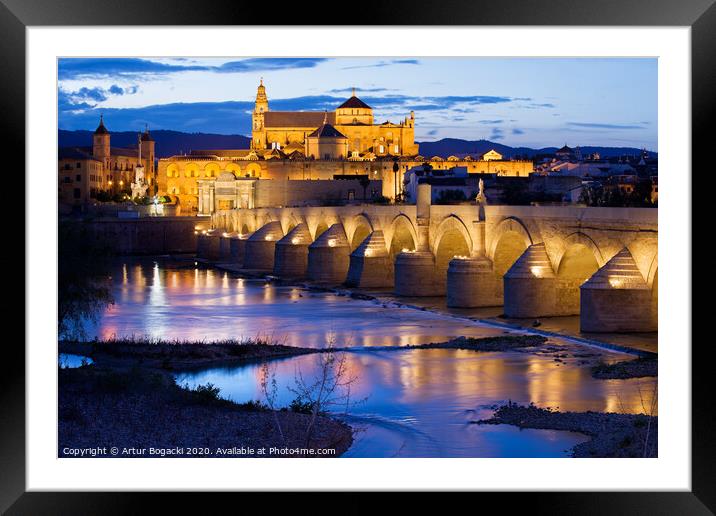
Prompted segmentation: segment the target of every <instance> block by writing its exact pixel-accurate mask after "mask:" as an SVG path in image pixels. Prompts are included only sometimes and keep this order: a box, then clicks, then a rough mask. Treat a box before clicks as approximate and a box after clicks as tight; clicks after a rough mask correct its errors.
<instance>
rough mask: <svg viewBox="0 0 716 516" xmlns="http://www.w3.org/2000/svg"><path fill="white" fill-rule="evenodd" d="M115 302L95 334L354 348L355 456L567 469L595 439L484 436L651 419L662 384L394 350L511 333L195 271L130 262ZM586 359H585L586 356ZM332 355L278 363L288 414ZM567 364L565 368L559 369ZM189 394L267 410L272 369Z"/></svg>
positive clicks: (580, 366) (520, 355)
mask: <svg viewBox="0 0 716 516" xmlns="http://www.w3.org/2000/svg"><path fill="white" fill-rule="evenodd" d="M112 280H113V289H114V297H115V304H114V305H113V306H111V307H110V308H108V309H107V310H106V311H105V313H104V314H102V316H101V317H100V319H99V321H98V322H97V324H95V325H92V326H90V327H88V331H89V333H90V335H91V336H94V335H96V336H98V337H101V338H111V337H126V336H131V335H134V336H150V337H155V338H162V339H191V340H217V339H226V338H251V337H256V336H261V337H269V338H271V339H273V340H275V341H277V342H281V343H285V344H289V345H300V346H307V347H324V346H326V345H327V344H328V343H329V342H331V343H334V344H335V345H336V346H350V347H352V348H353V349H354V350H355V351H352V352H348V353H345V355H341V356H343V357H344V360H345V369H346V378H352V379H353V381H352V382H351V385H350V399H349V400H348V403H347V406H345V405H344V404H341V406H333V407H331V410H332V411H333V412H335V413H336V414H337V415H339V417H343V418H345V419H346V421H347V422H348V423H349V424H350V425H351V426H352V427H353V428H354V430H356V433H355V442H354V444H353V446H352V447H351V448H350V449H349V451H348V452H347V454H346V456H350V457H393V456H399V457H560V456H567V455H568V454H569V449H570V448H571V447H572V446H574V445H575V444H578V443H579V442H582V441H584V440H586V439H587V438H586V437H585V436H583V435H581V434H576V433H571V432H558V431H551V430H519V429H518V428H516V427H513V426H509V425H474V424H471V423H470V422H471V421H474V420H477V419H480V418H484V417H489V415H490V413H491V407H493V406H495V405H496V404H500V403H503V402H506V401H507V400H511V401H516V402H519V403H529V402H534V403H535V404H537V405H540V406H550V407H553V408H559V409H560V410H563V411H565V410H574V411H584V410H595V411H613V412H644V411H645V408H646V409H648V407H649V404H650V400H651V394H652V393H653V392H654V389H655V381H654V380H653V379H634V380H596V379H594V378H592V377H591V375H590V372H589V367H588V366H589V365H590V364H593V363H595V362H597V361H606V362H612V361H617V360H624V359H628V358H631V357H630V356H627V355H623V354H620V353H616V352H610V351H606V350H602V349H598V348H589V347H585V346H583V345H578V344H575V343H572V342H569V341H568V340H565V339H550V340H551V342H552V344H554V345H555V346H556V348H557V349H558V351H557V352H551V353H550V352H545V353H525V352H473V351H460V350H438V349H433V350H398V351H392V350H386V349H382V348H383V347H386V346H401V345H406V344H420V343H427V342H439V341H444V340H448V339H450V338H452V337H456V336H460V335H468V336H476V337H480V336H491V335H500V334H504V333H506V331H505V330H504V329H503V328H499V327H493V326H488V325H484V324H479V323H477V322H474V321H470V320H465V319H458V318H455V317H451V316H448V315H442V314H438V313H432V312H429V311H422V310H417V309H414V308H404V307H403V308H401V307H396V306H394V305H392V304H389V303H385V302H382V301H376V300H356V299H352V298H350V297H348V296H341V295H336V294H334V293H330V292H318V291H311V290H307V289H303V288H299V287H292V286H277V285H274V284H271V283H267V282H265V281H264V280H250V279H244V278H240V277H238V276H236V275H233V274H231V273H227V272H223V271H218V270H214V269H206V268H201V267H199V266H196V267H195V266H194V264H193V263H192V262H188V263H187V262H171V261H152V260H126V261H122V262H120V263H118V264H116V266H115V268H114V270H113V273H112ZM575 355H576V356H575ZM322 357H324V355H307V356H301V357H295V358H291V359H285V360H277V361H273V362H271V364H270V366H269V367H270V371H271V374H272V375H273V377H274V378H275V379H276V383H277V387H278V389H277V399H276V406H287V405H288V404H289V403H290V402H291V400H293V399H294V398H295V397H296V394H295V392H293V391H295V389H296V382H297V378H299V377H300V376H302V377H303V378H304V379H306V380H307V381H310V380H311V379H313V378H316V377H317V376H318V375H319V373H320V371H321V367H320V361H321V360H322ZM558 357H561V358H558ZM176 377H177V381H178V383H180V384H182V385H185V384H186V385H188V386H189V387H195V386H196V385H200V384H206V383H212V384H214V385H216V386H218V387H219V388H220V389H221V395H222V396H224V397H226V398H230V399H233V400H235V401H239V402H242V401H248V400H265V397H264V394H263V393H262V391H261V388H260V383H261V382H260V378H261V370H260V365H256V364H250V365H242V366H234V367H214V368H210V369H207V370H203V371H191V372H182V373H178V374H177V375H176Z"/></svg>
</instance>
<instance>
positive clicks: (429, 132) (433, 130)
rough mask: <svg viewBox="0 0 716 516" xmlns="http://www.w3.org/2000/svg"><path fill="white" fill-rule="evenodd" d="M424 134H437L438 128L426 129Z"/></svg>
mask: <svg viewBox="0 0 716 516" xmlns="http://www.w3.org/2000/svg"><path fill="white" fill-rule="evenodd" d="M426 134H427V135H428V136H435V135H436V134H438V130H437V129H431V130H430V131H428V132H427V133H426Z"/></svg>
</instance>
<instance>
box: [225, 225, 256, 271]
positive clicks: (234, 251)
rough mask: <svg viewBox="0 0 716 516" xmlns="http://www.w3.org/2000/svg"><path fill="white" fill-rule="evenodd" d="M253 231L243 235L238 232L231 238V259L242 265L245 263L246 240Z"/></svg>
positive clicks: (232, 261)
mask: <svg viewBox="0 0 716 516" xmlns="http://www.w3.org/2000/svg"><path fill="white" fill-rule="evenodd" d="M250 236H251V233H249V234H246V235H242V234H240V233H236V235H235V236H233V237H231V239H230V240H229V261H230V262H231V263H234V264H236V265H238V266H239V267H241V266H242V265H243V264H244V255H245V254H246V241H247V240H248V239H249V237H250Z"/></svg>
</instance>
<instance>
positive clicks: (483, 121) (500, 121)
mask: <svg viewBox="0 0 716 516" xmlns="http://www.w3.org/2000/svg"><path fill="white" fill-rule="evenodd" d="M503 122H504V120H479V123H480V124H485V125H496V124H501V123H503Z"/></svg>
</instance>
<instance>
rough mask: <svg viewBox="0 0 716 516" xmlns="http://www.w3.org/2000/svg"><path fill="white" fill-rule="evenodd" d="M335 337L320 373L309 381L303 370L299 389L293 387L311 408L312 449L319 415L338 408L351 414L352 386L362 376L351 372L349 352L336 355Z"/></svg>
mask: <svg viewBox="0 0 716 516" xmlns="http://www.w3.org/2000/svg"><path fill="white" fill-rule="evenodd" d="M334 348H335V334H331V335H329V338H328V345H327V347H326V350H325V351H324V352H323V353H320V354H319V355H318V357H317V359H318V365H319V368H318V374H317V376H316V377H315V378H314V379H313V380H310V381H307V380H306V379H305V378H304V377H303V374H302V373H301V371H300V370H298V371H297V372H296V376H295V382H294V383H295V386H294V387H289V390H290V391H291V392H293V393H294V394H295V395H296V396H297V397H298V400H299V401H302V402H303V403H306V404H307V405H308V406H310V407H311V412H310V417H309V421H308V426H307V428H306V447H307V448H308V447H310V444H311V438H312V437H313V432H314V430H315V426H316V420H317V419H318V416H319V415H322V414H324V413H326V412H327V411H328V410H330V409H331V408H334V407H344V412H345V413H347V412H348V410H349V408H350V407H351V405H352V403H351V386H352V385H353V384H354V383H355V382H356V381H357V379H358V377H357V376H355V375H351V374H350V372H349V370H348V364H347V361H346V353H345V352H340V353H338V352H336V351H335V350H334Z"/></svg>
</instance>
